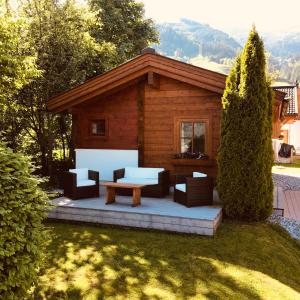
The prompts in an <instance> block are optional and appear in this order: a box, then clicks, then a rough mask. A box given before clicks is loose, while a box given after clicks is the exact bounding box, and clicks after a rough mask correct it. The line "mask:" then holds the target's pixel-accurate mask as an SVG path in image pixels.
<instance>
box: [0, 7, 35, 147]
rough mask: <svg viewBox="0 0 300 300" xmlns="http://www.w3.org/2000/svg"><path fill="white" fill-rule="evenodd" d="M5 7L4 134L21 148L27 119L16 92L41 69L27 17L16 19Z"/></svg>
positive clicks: (0, 98)
mask: <svg viewBox="0 0 300 300" xmlns="http://www.w3.org/2000/svg"><path fill="white" fill-rule="evenodd" d="M0 4H1V3H0ZM1 8H2V9H1ZM4 8H5V7H4V5H3V4H2V6H1V5H0V11H2V13H0V41H1V43H0V136H1V137H2V138H4V139H5V140H6V141H7V142H8V143H9V145H10V146H12V147H13V148H17V145H18V143H19V141H18V137H19V135H20V133H21V131H22V128H23V126H24V122H23V121H24V120H23V118H22V117H21V116H20V115H19V114H18V110H19V105H18V103H17V102H16V99H15V95H16V94H17V93H18V91H20V89H21V88H22V87H24V86H25V85H26V84H28V83H29V82H30V81H31V80H32V79H34V78H36V77H38V76H39V75H40V72H39V71H38V70H37V66H36V57H35V56H34V55H32V53H30V52H29V51H28V43H26V40H27V30H26V29H27V24H26V22H25V20H24V19H22V18H19V19H15V18H14V17H13V16H12V15H10V14H9V13H8V12H7V10H5V9H4Z"/></svg>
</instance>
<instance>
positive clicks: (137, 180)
mask: <svg viewBox="0 0 300 300" xmlns="http://www.w3.org/2000/svg"><path fill="white" fill-rule="evenodd" d="M117 182H120V183H132V184H145V185H153V184H158V179H151V178H120V179H117Z"/></svg>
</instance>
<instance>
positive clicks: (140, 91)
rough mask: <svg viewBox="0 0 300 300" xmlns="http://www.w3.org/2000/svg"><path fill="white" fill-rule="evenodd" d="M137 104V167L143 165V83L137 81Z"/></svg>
mask: <svg viewBox="0 0 300 300" xmlns="http://www.w3.org/2000/svg"><path fill="white" fill-rule="evenodd" d="M137 89H138V90H137V106H138V124H137V125H138V137H137V138H138V156H139V161H138V164H139V167H143V166H144V100H145V84H144V82H139V83H138V86H137Z"/></svg>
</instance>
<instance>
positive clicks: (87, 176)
mask: <svg viewBox="0 0 300 300" xmlns="http://www.w3.org/2000/svg"><path fill="white" fill-rule="evenodd" d="M99 195H100V190H99V172H96V171H92V170H88V169H85V168H82V169H70V170H69V171H68V172H65V173H64V196H66V197H68V198H71V199H73V200H75V199H82V198H93V197H99Z"/></svg>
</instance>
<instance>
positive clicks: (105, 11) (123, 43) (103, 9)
mask: <svg viewBox="0 0 300 300" xmlns="http://www.w3.org/2000/svg"><path fill="white" fill-rule="evenodd" d="M89 3H90V5H91V8H92V10H93V11H94V12H95V14H96V19H97V23H95V24H94V26H93V27H92V35H93V37H95V39H96V41H98V42H100V43H102V42H103V41H104V42H111V43H113V45H114V46H115V49H116V51H117V56H116V64H119V63H122V62H124V61H126V60H128V59H131V58H133V57H134V56H136V55H139V54H140V52H141V50H142V49H143V48H145V47H147V46H148V45H149V44H150V43H156V42H158V35H157V32H156V30H155V28H154V23H153V21H152V20H151V19H145V18H144V5H143V3H141V2H136V1H134V0H122V1H119V0H90V1H89Z"/></svg>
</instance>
